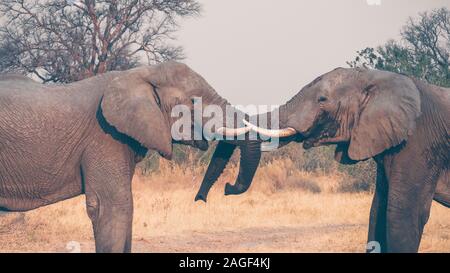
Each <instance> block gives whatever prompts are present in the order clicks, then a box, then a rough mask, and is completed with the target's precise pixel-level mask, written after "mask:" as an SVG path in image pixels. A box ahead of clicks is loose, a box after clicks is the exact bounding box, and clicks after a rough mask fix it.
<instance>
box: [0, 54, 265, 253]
mask: <svg viewBox="0 0 450 273" xmlns="http://www.w3.org/2000/svg"><path fill="white" fill-rule="evenodd" d="M198 97H200V98H202V103H203V105H208V104H214V105H218V106H219V107H220V108H221V109H225V107H226V106H227V105H228V102H227V101H226V100H225V99H223V98H221V97H220V96H219V95H218V94H217V93H216V92H215V91H214V89H213V88H212V87H211V86H210V85H209V84H208V83H207V82H206V81H205V80H204V79H203V78H202V77H201V76H200V75H198V74H197V73H195V72H194V71H193V70H191V69H190V68H189V67H188V66H187V65H184V64H181V63H178V62H166V63H163V64H159V65H155V66H142V67H138V68H135V69H131V70H128V71H122V72H109V73H106V74H103V75H99V76H96V77H92V78H89V79H86V80H83V81H79V82H75V83H72V84H66V85H43V84H40V83H37V82H34V81H33V80H31V79H29V78H26V77H24V76H17V75H3V76H0V211H1V210H3V211H27V210H32V209H35V208H38V207H41V206H45V205H49V204H52V203H56V202H58V201H61V200H65V199H68V198H72V197H75V196H78V195H81V194H85V196H86V207H87V212H88V215H89V217H90V219H91V220H92V224H93V230H94V237H95V245H96V251H97V252H129V251H130V250H131V240H132V215H133V201H132V192H131V179H132V176H133V173H134V170H135V165H136V163H138V162H139V161H140V160H142V159H143V157H144V156H145V154H146V153H147V151H148V150H149V149H151V150H156V151H158V152H159V153H160V154H161V155H162V156H163V157H165V158H167V159H170V158H171V156H172V144H173V143H175V142H180V143H182V144H188V145H192V146H194V147H198V148H201V149H206V148H208V142H207V141H206V139H205V138H204V136H203V135H202V137H201V139H199V140H192V139H191V140H189V139H181V140H180V139H179V140H178V141H176V140H174V139H173V132H171V126H172V124H173V123H174V120H175V119H174V118H173V117H172V116H171V110H172V109H173V107H174V106H176V105H187V106H189V107H190V109H192V107H193V102H192V100H193V99H194V98H198ZM216 129H217V130H216V133H220V134H222V135H227V136H230V135H231V136H235V135H236V136H237V135H239V134H242V133H245V131H244V132H243V131H241V132H239V130H237V129H234V128H226V127H219V128H216ZM244 129H245V128H244ZM247 131H248V130H247ZM227 143H228V144H227V145H233V143H235V144H236V142H234V141H233V140H230V141H228V142H227ZM235 146H236V145H235ZM239 146H240V148H241V150H242V157H243V158H248V155H246V153H247V152H249V153H250V154H252V156H254V154H256V155H258V154H259V153H260V152H259V148H258V147H255V152H253V151H252V148H251V147H253V146H254V145H253V144H252V142H251V141H240V142H239ZM255 168H256V167H255ZM242 179H243V178H242V177H238V179H237V181H236V184H240V183H244V182H245V181H244V182H243V181H242Z"/></svg>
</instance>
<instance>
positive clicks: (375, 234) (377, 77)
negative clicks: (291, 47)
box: [210, 68, 450, 252]
mask: <svg viewBox="0 0 450 273" xmlns="http://www.w3.org/2000/svg"><path fill="white" fill-rule="evenodd" d="M279 112H280V115H279V116H280V121H279V124H280V125H281V126H280V128H282V129H278V130H275V129H270V127H267V128H261V126H258V125H255V124H252V123H250V122H248V121H244V123H245V124H246V126H248V127H250V128H251V129H252V130H254V131H255V132H258V133H259V134H260V135H264V136H269V137H272V138H280V143H282V144H283V145H284V144H286V143H287V142H290V141H295V142H298V143H300V142H302V143H303V147H304V148H305V149H310V148H312V147H317V146H322V145H336V149H335V159H336V160H337V161H338V162H340V163H342V164H355V163H357V162H360V161H365V160H368V159H371V158H372V159H374V161H375V162H376V166H377V178H376V189H375V193H374V197H373V201H372V206H371V211H370V220H369V231H368V242H378V243H379V244H380V251H382V252H417V251H418V249H419V244H420V240H421V237H422V233H423V229H424V226H425V224H426V222H427V221H428V218H429V214H430V207H431V203H432V200H433V199H434V200H435V201H437V202H439V203H440V204H442V205H444V206H446V207H450V175H449V162H450V138H449V128H450V89H449V88H443V87H439V86H435V85H432V84H429V83H426V82H423V81H421V80H419V79H416V78H413V77H409V76H406V75H403V74H397V73H392V72H387V71H379V70H372V69H365V68H337V69H335V70H333V71H331V72H328V73H326V74H324V75H322V76H320V77H318V78H316V79H315V80H314V81H312V82H311V83H309V84H308V85H306V86H305V87H304V88H302V89H301V91H300V92H299V93H297V94H296V95H295V96H294V97H293V98H292V99H291V100H289V101H288V102H287V103H286V104H284V105H282V106H280V108H279ZM210 164H212V165H214V164H216V163H214V162H211V163H210ZM242 167H243V166H241V168H242ZM244 167H245V166H244ZM252 170H253V169H252ZM250 183H251V181H250Z"/></svg>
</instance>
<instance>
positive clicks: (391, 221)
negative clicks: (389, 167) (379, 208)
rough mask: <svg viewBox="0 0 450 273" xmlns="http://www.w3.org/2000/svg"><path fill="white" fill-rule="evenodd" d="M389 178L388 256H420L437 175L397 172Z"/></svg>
mask: <svg viewBox="0 0 450 273" xmlns="http://www.w3.org/2000/svg"><path fill="white" fill-rule="evenodd" d="M392 173H393V175H392V176H391V178H389V192H388V206H387V252H409V253H411V252H417V251H418V249H419V244H420V240H421V238H422V233H423V229H424V226H425V224H426V223H427V221H428V217H429V215H430V208H431V203H432V200H433V196H434V191H435V188H436V181H437V175H436V173H437V172H433V171H432V170H428V171H426V168H425V167H423V168H420V167H419V166H410V167H409V168H394V169H393V171H392Z"/></svg>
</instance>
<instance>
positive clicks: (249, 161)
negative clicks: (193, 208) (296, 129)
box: [195, 106, 287, 202]
mask: <svg viewBox="0 0 450 273" xmlns="http://www.w3.org/2000/svg"><path fill="white" fill-rule="evenodd" d="M274 113H275V112H272V113H268V114H267V118H265V115H266V114H263V115H259V116H257V124H258V125H260V126H262V127H267V128H272V124H273V122H271V120H272V117H273V118H277V116H276V115H274ZM278 117H279V127H283V126H285V124H286V119H287V115H286V111H285V107H284V106H282V107H280V108H279V115H278ZM246 118H247V119H248V116H246ZM264 120H267V123H266V122H263V121H264ZM235 124H238V125H242V122H241V121H235ZM261 143H262V139H261V138H260V137H259V136H258V138H257V139H255V140H251V139H249V134H247V135H246V136H245V140H224V141H219V143H218V145H217V147H216V150H215V152H214V154H213V156H212V159H211V162H210V164H209V166H208V169H207V171H206V174H205V176H204V178H203V181H202V184H201V186H200V189H199V191H198V193H197V196H196V198H195V200H196V201H197V200H203V201H205V202H206V199H207V195H208V192H209V190H210V189H211V187H212V186H213V185H214V183H215V182H216V181H217V179H218V178H219V176H220V175H221V174H222V172H223V171H224V169H225V167H226V165H227V163H228V162H229V160H230V158H231V156H232V154H233V152H234V150H235V149H236V147H239V149H240V151H241V154H240V161H239V174H238V176H237V179H236V181H235V183H234V185H232V184H230V183H227V184H226V186H225V195H232V194H242V193H244V192H246V191H247V190H248V189H249V187H250V185H251V183H252V180H253V177H254V175H255V173H256V170H257V168H258V165H259V162H260V159H261ZM281 145H282V144H281Z"/></svg>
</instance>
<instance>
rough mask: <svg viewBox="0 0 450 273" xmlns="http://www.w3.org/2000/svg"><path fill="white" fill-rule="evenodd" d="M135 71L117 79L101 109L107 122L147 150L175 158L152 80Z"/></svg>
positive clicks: (167, 126)
mask: <svg viewBox="0 0 450 273" xmlns="http://www.w3.org/2000/svg"><path fill="white" fill-rule="evenodd" d="M137 72H139V73H134V71H133V70H131V71H129V72H123V73H127V74H125V75H123V76H122V75H121V76H119V77H117V78H115V79H114V80H113V81H112V83H111V84H110V88H109V90H107V91H106V92H105V94H104V95H103V99H102V101H101V109H102V113H103V116H104V117H105V119H106V121H107V122H108V123H109V124H110V125H112V126H114V127H115V128H116V129H117V130H118V131H119V132H121V133H123V134H126V135H128V136H130V137H131V138H133V139H134V140H136V141H138V142H139V143H140V144H141V145H142V146H144V147H146V148H147V149H152V150H156V151H158V152H159V153H160V154H161V155H162V156H164V157H165V158H168V159H170V158H171V157H172V137H171V135H170V129H169V125H168V122H167V121H166V119H165V118H164V115H163V113H162V111H161V109H160V101H159V98H158V96H157V94H156V93H155V90H154V87H153V86H152V84H151V82H150V81H151V80H149V79H146V78H145V77H144V76H145V75H142V73H141V72H140V71H137Z"/></svg>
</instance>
